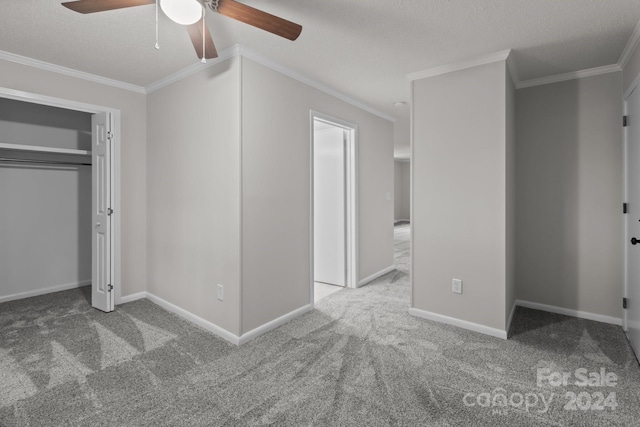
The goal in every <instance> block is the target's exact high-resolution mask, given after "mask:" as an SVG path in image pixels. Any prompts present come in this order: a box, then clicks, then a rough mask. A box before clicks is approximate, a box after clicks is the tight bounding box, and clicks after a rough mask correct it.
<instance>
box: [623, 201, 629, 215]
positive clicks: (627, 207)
mask: <svg viewBox="0 0 640 427" xmlns="http://www.w3.org/2000/svg"><path fill="white" fill-rule="evenodd" d="M627 212H629V205H628V204H627V203H623V204H622V213H623V214H626V213H627Z"/></svg>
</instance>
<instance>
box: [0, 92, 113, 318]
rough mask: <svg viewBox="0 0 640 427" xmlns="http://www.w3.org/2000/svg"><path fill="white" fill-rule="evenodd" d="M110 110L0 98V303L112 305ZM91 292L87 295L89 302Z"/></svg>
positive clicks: (17, 95)
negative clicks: (48, 299)
mask: <svg viewBox="0 0 640 427" xmlns="http://www.w3.org/2000/svg"><path fill="white" fill-rule="evenodd" d="M116 121H119V112H118V111H117V110H111V109H106V108H103V107H97V106H92V105H88V104H81V103H76V102H73V101H66V100H62V99H57V98H51V97H45V96H40V95H36V94H28V93H24V92H17V91H13V90H11V89H4V88H0V206H2V209H0V284H1V285H2V286H0V303H2V302H7V301H12V300H18V299H23V298H28V297H33V296H37V295H43V294H47V293H51V292H58V291H62V290H68V289H73V288H81V287H85V286H86V287H87V288H85V289H86V290H87V292H86V295H91V305H92V306H93V307H94V308H97V309H100V310H102V311H105V312H109V311H112V310H113V309H114V305H115V302H116V299H119V295H120V289H119V288H120V286H119V285H120V265H119V264H120V263H119V259H120V244H119V212H118V211H119V209H118V206H119V194H118V193H119V192H118V189H119V185H118V183H119V155H118V153H119V150H118V147H117V143H118V135H117V133H116V132H114V129H116V126H115V125H116ZM89 290H90V292H88V291H89Z"/></svg>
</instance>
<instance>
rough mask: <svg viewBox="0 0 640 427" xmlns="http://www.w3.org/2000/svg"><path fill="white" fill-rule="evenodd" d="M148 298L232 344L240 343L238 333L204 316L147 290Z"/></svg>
mask: <svg viewBox="0 0 640 427" xmlns="http://www.w3.org/2000/svg"><path fill="white" fill-rule="evenodd" d="M146 298H147V299H148V300H149V301H151V302H153V303H154V304H157V305H159V306H160V307H162V308H164V309H165V310H168V311H170V312H172V313H175V314H177V315H178V316H180V317H182V318H183V319H186V320H188V321H189V322H191V323H194V324H196V325H198V326H200V327H201V328H203V329H206V330H207V331H209V332H212V333H213V334H215V335H217V336H219V337H220V338H222V339H224V340H226V341H228V342H230V343H231V344H235V345H240V338H239V337H238V336H237V335H236V334H233V333H231V332H229V331H227V330H226V329H224V328H221V327H220V326H218V325H216V324H215V323H211V322H209V321H208V320H205V319H203V318H202V317H199V316H196V315H195V314H193V313H191V312H189V311H187V310H185V309H184V308H182V307H178V306H177V305H175V304H172V303H170V302H169V301H165V300H163V299H162V298H160V297H157V296H155V295H153V294H151V293H149V292H146Z"/></svg>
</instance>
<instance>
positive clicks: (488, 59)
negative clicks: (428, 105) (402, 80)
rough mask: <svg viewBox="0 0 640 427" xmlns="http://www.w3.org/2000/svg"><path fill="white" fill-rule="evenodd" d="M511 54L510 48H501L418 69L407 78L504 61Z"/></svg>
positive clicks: (436, 74)
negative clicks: (463, 59) (475, 56)
mask: <svg viewBox="0 0 640 427" xmlns="http://www.w3.org/2000/svg"><path fill="white" fill-rule="evenodd" d="M510 54H511V49H507V50H503V51H500V52H496V53H491V54H489V55H483V56H479V57H477V58H473V59H469V60H466V61H460V62H454V63H452V64H447V65H440V66H438V67H433V68H429V69H426V70H424V71H418V72H415V73H411V74H407V79H409V80H410V81H413V80H419V79H424V78H427V77H433V76H438V75H440V74H446V73H451V72H453V71H459V70H464V69H467V68H472V67H477V66H479V65H485V64H491V63H493V62H498V61H506V60H507V58H508V57H509V55H510Z"/></svg>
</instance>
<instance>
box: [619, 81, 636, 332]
mask: <svg viewBox="0 0 640 427" xmlns="http://www.w3.org/2000/svg"><path fill="white" fill-rule="evenodd" d="M636 89H637V90H640V74H638V75H637V76H636V78H635V80H634V81H633V83H631V86H629V88H628V89H627V91H626V92H625V93H624V96H623V99H622V102H623V107H622V108H623V114H624V115H625V116H626V115H627V114H628V104H629V97H630V96H631V94H632V93H633V92H634V91H635V90H636ZM622 144H623V156H624V160H623V165H622V168H623V174H624V176H623V184H622V185H623V193H622V197H623V201H624V202H625V203H626V202H627V201H628V200H629V182H628V172H629V170H628V162H629V141H628V131H627V128H626V127H624V128H622ZM623 218H624V219H623V221H622V223H623V242H622V244H623V245H624V246H623V248H624V252H623V256H624V260H623V268H624V274H623V278H624V293H623V297H624V298H627V297H628V296H629V277H628V274H627V272H628V257H629V239H630V238H631V236H629V229H628V227H627V218H626V216H624V217H623ZM622 329H623V330H624V331H628V325H627V310H624V309H623V310H622Z"/></svg>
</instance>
